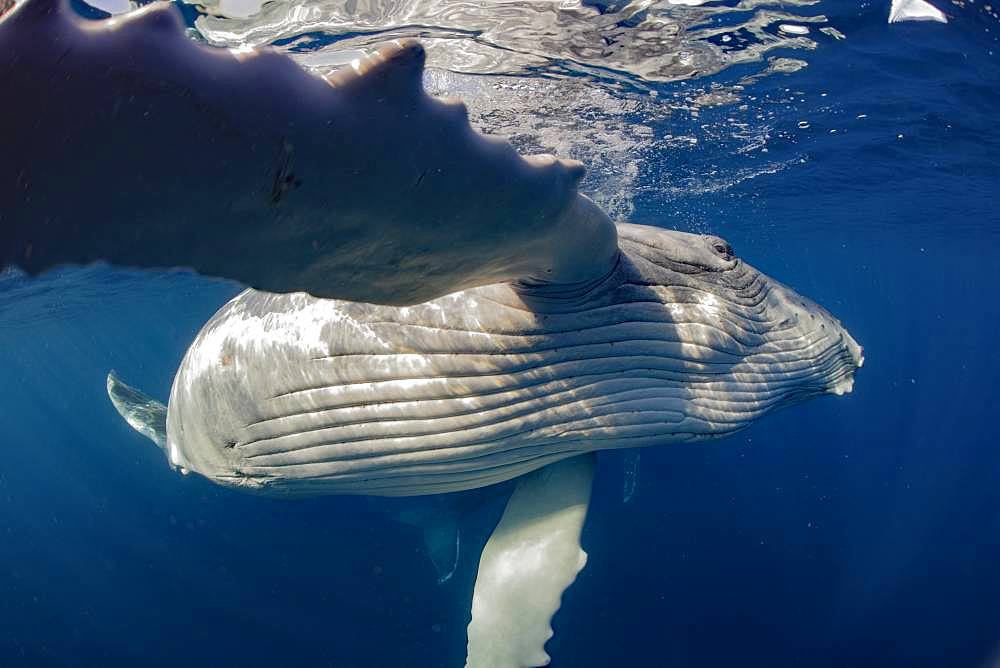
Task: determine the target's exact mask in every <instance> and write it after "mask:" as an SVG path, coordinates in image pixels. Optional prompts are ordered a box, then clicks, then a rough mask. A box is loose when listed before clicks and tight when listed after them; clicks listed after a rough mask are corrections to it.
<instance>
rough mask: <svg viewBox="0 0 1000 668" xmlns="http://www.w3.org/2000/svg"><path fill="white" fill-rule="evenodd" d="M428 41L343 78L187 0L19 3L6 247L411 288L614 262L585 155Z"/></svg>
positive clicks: (456, 286) (3, 193)
mask: <svg viewBox="0 0 1000 668" xmlns="http://www.w3.org/2000/svg"><path fill="white" fill-rule="evenodd" d="M8 2H9V0H0V6H7V3H8ZM424 61H425V52H424V49H423V47H422V46H421V45H420V44H419V43H417V42H415V41H412V40H397V41H393V42H389V43H387V44H385V45H383V46H381V47H380V48H378V49H375V50H373V51H372V52H371V53H370V54H369V55H368V56H365V57H362V58H358V59H356V60H354V61H352V63H351V65H349V66H345V67H343V68H342V69H340V70H339V71H337V72H336V73H335V74H332V75H330V76H327V77H325V78H324V77H320V76H318V75H315V74H313V73H311V72H309V71H307V70H305V69H304V68H302V67H300V66H299V65H298V64H296V63H295V62H294V61H293V60H292V59H291V58H289V57H288V56H287V55H285V54H282V53H281V52H280V51H279V50H277V49H269V48H261V49H234V50H229V49H219V48H213V47H209V46H208V45H205V44H198V43H196V42H195V41H194V40H192V39H189V38H188V37H187V35H186V32H185V25H184V21H183V19H182V14H181V12H180V10H179V9H178V8H177V7H176V6H175V5H174V4H173V3H169V2H155V3H150V4H144V5H143V6H142V7H141V8H140V9H138V10H136V11H133V12H129V13H127V14H122V15H119V16H116V17H115V18H113V19H107V20H103V21H85V20H83V19H82V18H80V17H79V16H77V15H76V13H75V12H74V11H73V10H72V8H71V7H70V2H69V0H58V1H57V0H26V2H25V3H21V4H20V5H17V8H16V9H14V10H12V11H11V12H10V13H9V14H7V15H6V17H5V18H4V19H3V20H2V21H0V81H2V82H3V92H4V99H8V100H17V104H6V105H4V110H3V111H4V116H3V128H4V130H6V131H7V132H5V135H4V144H3V151H2V153H0V202H2V203H3V205H2V208H3V224H2V225H0V269H2V268H3V267H4V266H6V265H12V266H15V267H20V268H21V269H23V270H25V271H26V272H28V273H29V274H37V273H39V272H41V271H45V270H47V269H50V268H52V267H55V266H58V265H60V264H67V263H75V264H87V263H90V262H94V261H98V260H103V261H106V262H109V263H111V264H114V265H118V266H128V267H139V268H171V267H186V268H190V269H194V270H195V271H197V272H200V273H202V274H206V275H209V276H219V277H223V278H230V279H235V280H238V281H240V282H243V283H245V284H247V285H248V286H250V287H255V288H258V289H262V290H267V291H269V292H298V291H307V292H310V293H312V294H314V295H315V296H318V297H328V298H337V299H347V300H351V301H362V302H374V303H380V304H396V305H402V304H419V303H422V302H425V301H427V300H429V299H433V298H436V297H440V296H442V295H445V294H449V293H452V292H455V291H457V290H461V289H465V288H469V287H474V286H480V285H487V284H490V283H496V282H504V281H511V280H519V279H524V278H531V279H533V280H536V281H546V282H548V281H560V282H569V283H572V282H578V281H582V280H591V279H592V278H594V277H595V276H603V275H604V273H606V272H607V271H608V270H609V268H610V267H611V266H613V265H614V263H615V262H616V261H617V258H618V244H617V240H616V235H617V232H616V228H615V226H614V225H613V224H612V222H611V220H610V219H609V218H608V217H607V215H605V214H604V212H603V211H601V210H600V209H599V208H598V207H597V205H595V204H594V203H593V202H591V201H590V200H589V199H587V198H586V197H584V196H582V195H580V194H579V193H578V192H577V184H578V183H579V181H580V179H582V178H583V174H584V168H583V165H581V164H580V163H578V162H576V161H572V160H556V159H555V158H552V157H551V156H533V157H532V156H529V157H526V158H524V157H521V156H520V155H518V154H517V152H516V151H515V150H514V148H513V147H512V146H511V145H510V144H508V143H507V142H505V141H503V140H500V139H498V138H496V137H487V136H484V135H481V134H479V133H477V132H475V131H474V130H473V129H472V126H471V125H470V124H469V120H468V114H467V111H466V109H465V107H464V106H463V105H461V104H456V103H449V102H446V101H442V100H438V99H436V98H433V97H431V96H430V95H428V94H427V92H426V91H425V90H424V89H423V85H422V80H423V76H422V75H423V71H424ZM53 91H58V97H55V94H54V93H53ZM57 100H58V101H57ZM59 101H62V102H65V103H62V102H59ZM94 193H100V194H101V196H94ZM38 221H44V224H39V222H38Z"/></svg>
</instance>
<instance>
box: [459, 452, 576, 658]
mask: <svg viewBox="0 0 1000 668" xmlns="http://www.w3.org/2000/svg"><path fill="white" fill-rule="evenodd" d="M593 479H594V456H593V455H592V454H587V455H581V456H578V457H573V458H572V459H566V460H563V461H561V462H557V463H555V464H550V465H549V466H546V467H545V468H542V469H539V470H538V471H534V472H532V473H529V474H528V475H525V476H523V477H522V478H521V479H520V480H519V482H518V485H517V488H516V489H515V490H514V493H513V494H512V495H511V497H510V500H509V501H508V502H507V508H506V510H504V514H503V517H501V518H500V523H499V524H498V525H497V528H496V529H495V530H494V531H493V535H491V536H490V539H489V540H488V541H487V543H486V547H484V548H483V554H482V557H481V558H480V560H479V574H478V576H477V578H476V587H475V591H474V593H473V596H472V621H471V622H470V623H469V647H468V657H467V659H466V667H467V668H524V667H527V666H543V665H548V663H549V656H548V654H546V653H545V642H546V641H547V640H548V639H549V638H551V637H552V633H553V632H552V626H551V622H552V616H553V615H554V614H555V613H556V611H557V610H558V609H559V604H560V599H561V598H562V594H563V592H564V591H565V590H566V588H567V587H569V586H570V585H571V584H572V583H573V581H574V580H575V579H576V575H577V573H579V572H580V570H581V569H582V568H583V566H584V565H585V564H586V563H587V554H586V553H585V552H584V551H583V549H582V548H581V547H580V532H581V530H582V529H583V522H584V520H585V519H586V515H587V506H588V504H589V503H590V490H591V485H592V482H593Z"/></svg>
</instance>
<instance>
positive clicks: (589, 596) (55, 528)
mask: <svg viewBox="0 0 1000 668" xmlns="http://www.w3.org/2000/svg"><path fill="white" fill-rule="evenodd" d="M941 8H942V9H944V10H945V11H946V13H947V14H948V17H949V23H947V24H938V23H905V24H897V25H888V24H887V22H886V16H887V14H888V7H887V6H885V5H884V4H883V3H871V2H865V3H861V4H860V5H859V4H856V3H851V2H823V3H820V4H819V5H817V6H816V7H815V8H813V9H814V11H816V13H819V12H820V11H822V13H823V14H824V15H825V16H826V17H827V19H828V22H829V25H831V26H833V27H835V28H836V29H837V30H838V31H839V32H840V33H843V34H844V35H846V36H847V39H844V40H834V39H830V40H825V41H821V42H819V46H818V47H817V48H816V49H815V50H814V51H812V52H810V53H808V54H807V55H803V54H802V53H801V52H800V51H791V50H790V51H789V52H788V55H789V56H790V57H791V56H794V57H796V58H804V59H805V60H807V61H808V67H805V68H803V69H800V70H798V71H795V72H792V73H790V74H784V75H778V76H769V77H766V78H762V79H760V80H757V81H755V82H753V83H750V84H748V85H747V88H748V91H749V92H750V93H752V97H753V98H754V99H752V100H748V103H747V106H748V108H747V109H746V110H742V111H741V110H740V109H738V108H734V107H733V106H718V107H707V108H705V109H703V110H701V112H700V113H699V114H698V115H697V117H683V118H680V117H678V116H676V115H674V116H670V117H667V118H665V119H663V120H662V121H656V122H660V123H664V124H668V125H669V126H670V127H669V130H670V131H671V132H672V133H673V134H675V135H678V136H679V135H682V134H685V133H694V134H698V130H699V129H703V128H706V127H714V126H717V125H720V124H722V125H725V124H729V125H730V126H732V124H734V123H738V122H740V118H739V116H740V114H743V115H744V116H746V117H747V118H748V119H750V120H749V122H750V124H751V125H753V120H752V119H754V118H757V117H758V116H760V117H764V118H765V119H766V123H765V122H761V123H758V124H757V125H754V127H756V128H757V129H758V130H761V131H766V133H767V134H768V140H767V152H766V153H763V152H761V151H750V152H741V151H738V150H736V143H735V142H733V141H731V136H719V137H717V138H716V139H715V140H712V138H711V137H705V135H704V134H701V135H700V136H701V137H702V139H701V141H699V142H698V143H697V144H696V145H692V146H689V147H687V148H684V149H676V148H672V147H665V148H664V149H663V151H662V154H663V155H662V159H660V160H658V161H656V162H654V163H652V164H650V165H647V167H646V169H647V170H649V173H648V174H646V179H645V181H644V182H645V183H647V184H650V183H652V184H654V185H659V186H660V187H645V188H643V189H642V190H641V191H639V192H637V193H636V194H635V211H634V214H633V216H632V219H633V221H634V222H639V223H645V224H653V225H662V226H666V227H674V228H678V229H685V230H696V231H706V230H711V231H713V232H714V233H717V234H720V235H721V236H724V237H725V238H726V239H727V240H728V241H729V242H730V243H731V244H732V245H733V247H734V248H735V249H736V251H737V253H739V254H740V255H741V256H742V257H744V258H746V259H747V260H748V261H750V262H752V263H753V264H754V265H755V266H757V267H759V268H760V269H762V270H764V271H765V272H767V273H768V274H770V275H772V276H775V277H777V278H778V279H779V280H781V281H783V282H785V283H787V284H789V285H791V286H793V287H795V288H796V290H798V291H800V292H802V293H803V294H806V295H808V296H810V297H811V298H813V299H815V300H816V301H818V302H819V303H821V304H823V305H824V306H826V307H827V308H828V309H830V310H831V311H832V312H834V313H835V314H836V315H837V316H838V317H839V318H840V319H841V320H842V321H843V322H844V324H845V325H846V326H847V327H848V329H849V330H850V331H851V333H852V334H853V335H854V337H855V338H856V339H857V340H858V341H859V342H860V343H861V344H862V345H864V347H865V354H866V364H865V366H864V368H863V369H862V370H861V371H860V372H859V374H858V378H857V382H856V385H855V390H854V392H853V393H852V394H850V395H848V396H846V397H830V398H823V399H820V400H816V401H812V402H810V403H807V404H804V405H801V406H796V407H794V408H792V409H789V410H786V411H783V412H780V413H778V414H775V415H772V416H769V417H767V418H765V419H763V420H762V421H760V422H759V423H758V424H755V425H754V426H752V427H751V428H750V429H748V430H746V431H745V432H742V433H740V434H739V435H737V436H735V437H732V438H729V439H726V440H723V441H719V442H713V443H708V444H700V445H691V446H672V447H665V448H660V449H649V450H645V451H643V453H642V455H641V464H640V467H639V480H638V487H637V491H636V493H635V496H634V497H633V498H632V500H631V501H630V502H629V503H628V504H623V503H622V498H621V497H622V460H623V456H624V455H623V454H622V453H609V454H606V455H604V456H602V457H601V459H600V462H599V473H598V478H597V487H596V490H595V498H594V502H593V504H592V506H591V512H590V515H589V518H588V522H587V525H586V528H585V532H584V538H583V540H584V547H585V548H586V550H587V552H588V553H589V561H588V565H587V567H586V569H585V570H584V571H583V572H582V573H581V575H580V577H579V579H578V580H577V582H576V583H575V584H574V585H573V586H572V587H571V588H570V589H569V590H568V591H567V593H566V596H565V598H564V601H563V606H562V608H561V610H560V612H559V613H558V615H557V616H556V618H555V622H554V626H555V630H556V635H555V637H554V638H553V639H552V640H551V641H550V643H549V645H548V650H549V653H550V654H551V655H552V657H553V664H552V665H554V666H574V667H584V666H587V667H590V666H618V665H643V666H646V665H648V666H678V667H681V666H683V667H714V666H728V665H733V664H739V665H749V666H768V667H769V668H777V667H783V666H810V667H825V666H830V667H842V666H863V667H867V666H906V667H911V666H914V667H915V666H927V667H935V668H937V667H943V666H949V667H951V666H954V667H960V668H964V667H969V668H980V667H983V668H986V667H992V666H994V665H997V664H998V662H1000V572H998V570H997V568H996V564H997V563H1000V485H998V480H1000V448H998V447H997V437H996V433H995V429H994V425H993V422H994V420H995V416H996V415H997V413H996V412H995V411H996V407H995V403H996V401H995V398H996V396H997V390H996V388H997V384H998V382H1000V356H998V354H997V352H996V341H997V332H998V330H1000V300H998V299H997V294H998V290H1000V262H998V261H997V257H998V252H1000V214H998V213H997V209H996V207H995V200H996V197H997V195H998V192H1000V179H998V174H1000V132H998V130H997V128H996V122H995V116H996V110H997V109H998V108H1000V66H998V60H997V49H998V47H1000V44H998V42H997V37H998V35H1000V23H998V21H997V20H996V17H995V13H994V10H993V9H992V8H987V7H984V6H983V2H982V0H977V2H975V3H973V2H971V1H969V2H961V3H958V4H954V3H953V4H950V5H948V6H947V7H945V6H943V5H941ZM779 55H780V52H779ZM743 74H744V73H742V72H741V71H739V68H730V69H727V70H725V71H722V72H719V73H716V74H712V75H710V76H706V77H703V78H701V79H699V80H698V84H699V85H706V84H711V83H719V84H722V85H728V84H731V83H732V82H734V81H736V80H737V79H738V78H739V77H740V76H743ZM659 85H660V86H661V88H662V90H663V92H664V93H666V92H670V91H674V90H678V89H683V87H684V86H691V85H693V84H692V83H691V82H675V83H663V84H659ZM644 122H650V123H651V124H652V123H653V122H652V121H648V120H646V121H644ZM664 131H665V129H664V128H654V134H655V135H657V136H659V135H662V134H663V132H664ZM238 290H239V286H236V285H233V284H229V283H225V282H221V281H211V280H207V279H202V278H198V277H194V276H191V275H188V274H184V273H160V274H152V273H151V274H142V273H132V272H123V271H112V270H110V269H107V268H102V267H90V268H83V269H65V270H58V271H55V272H52V273H50V274H48V275H46V276H44V277H42V278H40V279H36V280H28V279H25V278H23V277H21V276H19V275H16V274H13V273H7V274H4V275H3V276H2V277H0V452H2V455H3V456H2V460H0V462H2V463H0V665H3V666H81V665H88V666H90V665H94V666H125V665H128V666H134V665H144V666H161V665H162V666H168V665H169V666H174V665H188V666H209V665H237V664H240V665H248V666H263V665H269V666H286V665H299V666H336V667H338V668H339V667H348V666H358V667H361V666H366V667H367V666H456V665H461V664H462V661H463V660H464V655H465V626H466V624H467V622H468V606H469V599H470V596H471V591H472V585H473V582H474V578H475V570H476V563H477V554H478V547H479V546H480V545H482V544H483V542H485V540H486V536H487V534H488V531H489V522H490V519H491V518H495V517H496V513H497V512H498V506H497V503H496V499H495V498H489V497H488V495H487V497H488V498H486V499H485V500H483V501H482V503H484V504H485V506H484V508H483V509H482V510H477V511H475V512H470V513H469V516H468V518H467V522H466V526H465V530H466V532H467V533H466V534H464V540H463V546H464V548H465V549H464V550H463V554H462V558H461V561H460V563H459V568H458V571H457V572H456V574H455V576H454V577H452V578H451V580H449V581H448V582H446V583H445V584H443V585H437V584H436V583H435V579H436V578H435V572H434V570H433V567H432V566H431V564H430V563H429V562H428V561H427V560H426V559H425V558H424V556H423V555H422V554H421V550H422V547H421V542H420V539H419V535H418V533H417V532H416V530H414V529H413V528H412V527H407V526H405V525H402V524H399V523H398V522H395V521H393V520H392V519H391V517H390V516H389V515H388V514H386V513H385V512H382V508H381V507H380V506H379V504H378V503H373V502H369V501H367V500H365V499H359V498H343V497H330V498H320V499H312V500H300V501H275V500H272V499H267V498H257V497H253V496H248V495H243V494H239V493H237V492H233V491H228V490H224V489H221V488H218V487H215V486H213V485H212V484H210V483H208V482H207V481H205V480H202V479H200V478H198V477H197V476H188V477H181V476H179V475H178V474H176V473H174V472H172V471H171V470H170V469H169V468H168V466H167V465H166V463H165V462H164V461H163V457H162V454H161V453H160V452H159V451H158V450H157V449H156V448H155V447H153V446H152V445H151V444H149V443H148V442H147V441H145V440H144V439H142V438H141V437H139V436H137V435H136V434H135V433H134V432H132V431H131V430H130V429H129V428H128V426H127V425H125V424H124V423H123V422H122V421H121V419H120V418H119V417H118V415H117V414H116V413H115V411H114V409H113V408H112V406H111V404H110V403H109V402H108V400H107V397H106V394H105V389H104V378H105V374H106V372H107V371H108V370H109V369H112V368H114V369H116V370H118V371H119V373H120V374H121V375H122V377H123V378H125V379H127V380H129V381H130V382H133V383H135V384H136V385H138V386H140V387H142V388H143V389H145V390H146V391H148V392H149V393H150V394H153V395H154V396H158V397H161V398H165V397H166V396H167V394H168V392H169V388H170V383H171V380H172V376H173V372H174V370H175V369H176V367H177V364H178V363H179V361H180V358H181V356H182V355H183V353H184V351H185V349H186V347H187V345H188V344H189V343H190V342H191V340H192V338H193V337H194V335H195V334H196V333H197V331H198V329H199V328H200V326H201V325H202V324H203V323H204V321H205V320H206V319H207V318H208V317H209V316H210V315H211V314H212V313H213V312H214V311H215V309H216V308H218V307H219V306H220V305H221V304H222V303H223V302H224V301H225V300H227V299H228V298H230V297H231V296H233V295H235V294H236V292H237V291H238ZM470 505H475V504H472V502H470Z"/></svg>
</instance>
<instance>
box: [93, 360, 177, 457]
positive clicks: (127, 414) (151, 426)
mask: <svg viewBox="0 0 1000 668" xmlns="http://www.w3.org/2000/svg"><path fill="white" fill-rule="evenodd" d="M107 384H108V397H109V398H110V399H111V403H112V404H114V406H115V410H117V411H118V414H119V415H121V416H122V418H123V419H124V420H125V422H127V423H128V425H129V426H130V427H132V428H133V429H135V430H136V431H137V432H139V433H140V434H142V435H143V436H145V437H146V438H148V439H149V440H151V441H152V442H153V443H156V445H158V446H159V447H160V449H162V450H166V447H167V407H166V406H164V405H163V404H161V403H160V402H159V401H157V400H156V399H153V398H151V397H149V396H147V395H146V394H144V393H142V392H140V391H139V390H137V389H135V388H134V387H132V386H130V385H127V384H126V383H123V382H122V380H121V379H120V378H118V376H117V375H116V374H115V372H114V371H111V372H109V373H108V381H107Z"/></svg>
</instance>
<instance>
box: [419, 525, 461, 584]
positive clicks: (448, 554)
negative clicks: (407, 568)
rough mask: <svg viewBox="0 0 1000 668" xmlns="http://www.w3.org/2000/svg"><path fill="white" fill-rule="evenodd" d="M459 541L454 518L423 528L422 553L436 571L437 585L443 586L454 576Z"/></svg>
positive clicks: (456, 566)
mask: <svg viewBox="0 0 1000 668" xmlns="http://www.w3.org/2000/svg"><path fill="white" fill-rule="evenodd" d="M460 541H461V539H460V534H459V531H458V523H457V522H456V521H455V518H454V517H449V518H447V519H446V520H443V521H441V522H438V523H436V524H432V525H430V526H426V527H424V551H425V552H426V554H427V558H428V559H430V560H431V563H432V564H434V570H436V571H437V576H438V579H437V581H438V584H444V583H445V582H447V581H448V580H450V579H451V576H452V575H454V574H455V569H456V568H458V553H459V546H460Z"/></svg>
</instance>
